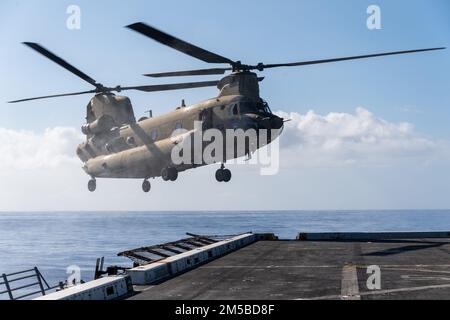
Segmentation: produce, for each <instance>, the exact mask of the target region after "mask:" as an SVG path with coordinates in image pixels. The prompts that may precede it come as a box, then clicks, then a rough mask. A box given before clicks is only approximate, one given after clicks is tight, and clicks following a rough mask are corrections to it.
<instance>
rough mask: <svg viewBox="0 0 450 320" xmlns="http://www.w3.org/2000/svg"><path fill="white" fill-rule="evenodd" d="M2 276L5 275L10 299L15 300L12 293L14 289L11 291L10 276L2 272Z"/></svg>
mask: <svg viewBox="0 0 450 320" xmlns="http://www.w3.org/2000/svg"><path fill="white" fill-rule="evenodd" d="M2 277H3V281H4V282H5V287H6V290H8V295H9V299H11V300H14V297H13V294H12V291H11V288H10V286H9V282H8V277H7V276H6V274H5V273H4V274H2Z"/></svg>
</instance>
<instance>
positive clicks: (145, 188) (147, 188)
mask: <svg viewBox="0 0 450 320" xmlns="http://www.w3.org/2000/svg"><path fill="white" fill-rule="evenodd" d="M151 188H152V185H151V184H150V181H148V180H144V182H142V191H144V192H145V193H149V192H150V190H151Z"/></svg>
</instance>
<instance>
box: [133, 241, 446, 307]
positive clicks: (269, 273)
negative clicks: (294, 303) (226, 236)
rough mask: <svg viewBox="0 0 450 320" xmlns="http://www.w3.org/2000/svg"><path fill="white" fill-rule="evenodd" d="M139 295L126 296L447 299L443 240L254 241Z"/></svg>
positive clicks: (153, 297)
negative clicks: (376, 279)
mask: <svg viewBox="0 0 450 320" xmlns="http://www.w3.org/2000/svg"><path fill="white" fill-rule="evenodd" d="M370 265H378V266H379V267H380V268H381V290H379V291H377V290H375V291H372V290H369V289H368V288H367V284H366V282H367V279H368V277H369V275H368V274H367V267H368V266H370ZM144 290H145V291H142V292H141V293H138V294H137V295H135V296H133V297H132V298H131V299H138V300H158V299H186V300H195V299H200V300H204V299H212V300H216V299H226V300H233V299H243V300H254V299H263V300H266V299H269V300H276V299H450V239H430V240H426V239H421V240H398V241H396V240H390V241H384V242H380V241H377V242H372V243H370V242H301V241H261V242H257V243H255V244H253V245H250V246H248V247H245V248H243V249H240V250H238V251H236V252H234V253H231V254H229V255H227V256H224V257H222V258H220V259H218V260H215V261H213V262H211V263H208V264H206V265H203V266H201V267H199V268H197V269H195V270H192V271H189V272H187V273H185V274H183V275H180V276H178V277H176V278H173V279H171V280H168V281H166V282H164V283H162V284H159V285H156V286H151V287H148V288H145V289H144Z"/></svg>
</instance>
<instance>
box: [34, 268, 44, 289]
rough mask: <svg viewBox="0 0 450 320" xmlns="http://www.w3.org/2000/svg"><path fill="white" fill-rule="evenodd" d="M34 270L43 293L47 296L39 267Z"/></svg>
mask: <svg viewBox="0 0 450 320" xmlns="http://www.w3.org/2000/svg"><path fill="white" fill-rule="evenodd" d="M34 271H35V272H36V277H37V279H38V283H39V287H40V288H41V292H42V295H43V296H45V289H44V285H43V284H42V279H41V276H40V273H39V270H38V268H37V267H34Z"/></svg>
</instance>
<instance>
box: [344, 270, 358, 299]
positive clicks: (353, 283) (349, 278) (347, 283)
mask: <svg viewBox="0 0 450 320" xmlns="http://www.w3.org/2000/svg"><path fill="white" fill-rule="evenodd" d="M341 299H342V300H361V296H360V295H359V286H358V273H357V271H356V266H355V265H345V266H344V267H343V268H342V281H341Z"/></svg>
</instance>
